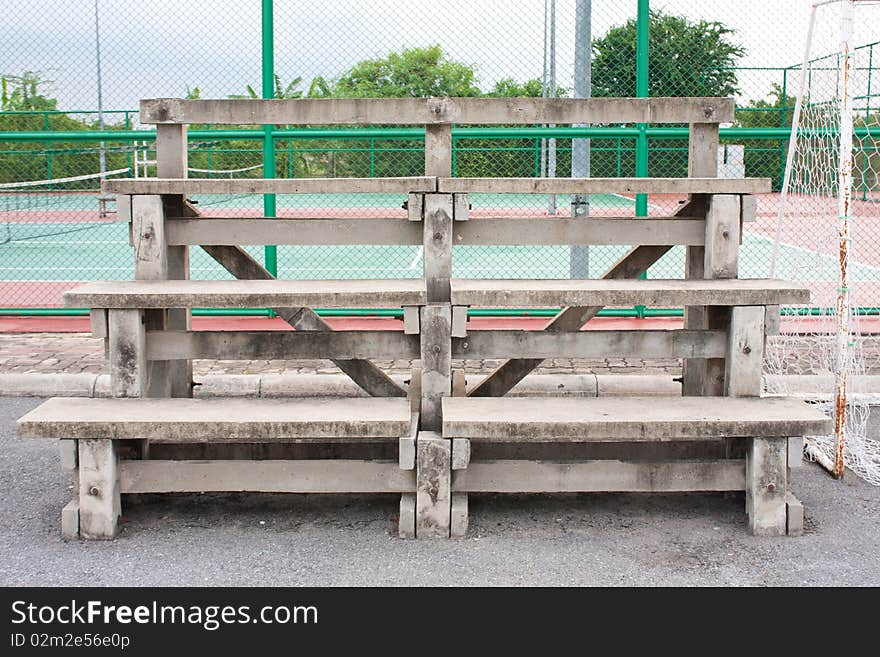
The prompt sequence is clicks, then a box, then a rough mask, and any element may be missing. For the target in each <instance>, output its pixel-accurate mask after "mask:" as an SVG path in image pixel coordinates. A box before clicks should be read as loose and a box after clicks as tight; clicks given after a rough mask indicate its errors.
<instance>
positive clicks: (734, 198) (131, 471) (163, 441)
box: [19, 98, 829, 538]
mask: <svg viewBox="0 0 880 657" xmlns="http://www.w3.org/2000/svg"><path fill="white" fill-rule="evenodd" d="M732 118H733V102H732V101H730V100H727V99H716V98H708V99H707V98H678V99H671V98H654V99H588V100H583V99H581V100H573V99H470V98H467V99H458V98H449V99H382V100H377V99H359V100H343V99H322V100H313V99H300V100H283V101H282V100H269V101H256V100H253V101H252V100H228V101H184V100H174V99H161V100H148V101H143V103H142V106H141V121H142V122H143V123H155V124H157V160H158V178H155V179H143V178H142V179H137V180H112V181H106V182H105V189H104V191H105V192H107V193H115V194H116V195H117V205H118V208H119V210H118V211H119V212H120V213H121V215H122V216H123V217H126V218H128V220H129V221H130V223H131V234H132V244H133V246H134V253H135V262H136V268H135V274H136V279H137V280H135V281H129V282H95V283H89V284H86V285H83V286H81V287H79V288H77V289H75V290H72V291H70V292H68V293H67V294H66V295H65V302H66V304H67V305H68V306H72V307H89V308H92V309H93V310H92V325H93V332H94V333H95V334H96V335H99V336H101V337H104V338H106V341H107V352H108V359H109V362H110V371H111V383H112V394H113V398H112V399H63V398H60V399H52V400H49V401H47V402H45V403H44V404H43V405H41V406H40V407H38V408H37V409H35V410H33V411H31V412H30V413H28V414H27V415H26V416H24V417H23V418H22V419H21V420H20V421H19V431H20V433H21V434H22V435H24V436H29V437H53V438H60V439H62V441H61V442H62V444H63V445H64V449H63V451H62V454H63V457H64V458H63V461H64V462H65V463H66V464H67V466H68V467H70V468H71V469H73V470H74V471H75V472H76V474H77V480H78V484H77V494H76V495H75V499H74V500H73V501H72V502H71V503H70V504H69V505H68V506H67V507H66V508H65V510H64V512H63V514H62V529H63V532H64V534H65V535H66V536H70V537H73V536H82V537H85V538H111V537H113V536H114V535H115V534H116V532H117V530H118V517H119V515H120V513H121V508H122V506H121V499H122V495H123V494H126V493H146V492H192V491H273V492H347V493H365V492H370V493H396V494H400V496H401V503H400V521H399V530H400V534H401V536H408V537H412V536H417V537H449V536H461V535H463V534H464V533H465V532H466V531H467V522H468V509H467V499H468V498H467V496H468V494H470V493H484V492H567V491H584V492H587V491H640V492H676V491H745V492H746V501H747V503H746V506H747V512H748V516H749V524H750V527H751V529H752V531H753V532H754V533H756V534H771V535H779V534H785V533H798V532H799V531H800V529H801V527H802V522H803V509H802V507H801V506H800V503H799V502H798V501H797V500H796V499H795V498H794V497H793V495H792V494H791V491H790V485H789V472H788V470H789V467H790V466H791V465H794V464H795V462H796V461H798V460H800V449H799V441H800V437H801V436H803V435H805V434H807V435H809V434H819V433H825V432H827V431H828V430H829V420H828V419H827V418H826V417H825V416H824V415H823V414H822V413H821V412H819V411H817V410H815V409H813V408H811V407H810V406H808V405H807V404H805V403H803V402H800V401H797V400H792V399H784V398H762V397H761V364H762V355H763V346H764V339H765V334H767V333H768V332H772V331H773V330H774V327H775V326H776V325H777V323H778V306H779V305H780V304H797V303H805V302H806V301H808V297H809V294H808V291H807V290H806V288H804V287H803V286H801V285H799V284H794V283H788V282H784V281H776V280H772V281H771V280H739V279H737V278H736V276H737V252H738V246H739V242H740V235H741V225H742V222H745V221H750V220H751V219H752V218H753V215H754V208H755V205H754V199H753V198H752V196H751V195H752V194H757V193H762V192H768V191H769V190H770V185H769V180H766V179H745V180H729V179H718V178H716V177H715V175H716V170H715V166H716V165H715V162H716V157H715V153H716V149H717V143H718V123H719V122H724V121H730V120H732ZM633 122H644V123H649V122H650V123H688V124H690V126H691V138H690V144H691V148H690V175H689V177H688V178H681V179H667V178H634V179H624V178H613V179H599V178H587V179H519V178H479V179H478V178H452V177H450V176H451V173H452V170H451V169H452V164H451V162H452V160H451V145H452V142H451V124H452V123H456V124H468V123H472V124H482V125H493V124H496V125H497V124H501V125H515V124H542V123H553V124H589V123H633ZM190 123H198V124H209V123H222V124H311V125H319V124H333V125H344V124H382V123H394V124H418V125H424V126H425V129H426V148H425V172H424V173H425V175H424V176H417V177H408V178H374V179H360V178H338V179H277V180H276V179H258V180H254V179H235V180H199V179H187V177H186V152H187V151H186V126H187V124H190ZM371 192H372V193H386V194H387V193H397V194H400V195H401V196H402V197H403V196H406V198H407V202H406V208H407V216H406V217H405V218H396V217H384V218H383V217H378V218H377V217H370V218H351V217H327V218H305V219H274V218H240V217H211V218H207V217H203V216H201V215H200V213H199V212H198V210H197V209H196V207H195V206H193V205H192V204H191V203H189V201H188V196H190V195H195V194H211V193H222V194H228V193H234V194H263V193H279V194H295V193H334V194H338V193H353V194H357V193H371ZM475 192H489V193H493V194H505V193H517V194H519V193H541V194H545V193H554V194H591V193H617V194H636V193H664V194H668V193H675V194H683V195H687V197H688V201H687V202H686V203H685V204H684V205H683V206H682V207H681V208H680V209H679V211H678V212H677V213H675V215H674V216H663V217H650V218H632V217H602V218H595V219H580V218H573V219H562V218H513V217H503V216H500V217H491V218H480V217H470V216H469V215H470V212H469V209H470V201H469V194H471V193H475ZM243 244H244V245H259V244H333V245H338V244H404V245H420V246H422V248H423V253H424V272H423V276H422V277H420V278H416V279H405V280H359V281H282V280H274V279H273V277H272V276H271V274H269V272H268V271H267V270H266V269H265V268H263V267H262V266H261V265H260V264H259V263H258V262H256V261H255V260H254V259H253V258H252V257H251V256H250V255H249V254H248V253H247V252H246V251H245V250H244V249H242V248H241V245H243ZM453 244H454V245H529V244H539V245H547V244H551V245H574V246H577V245H591V244H623V245H628V246H631V249H630V250H629V252H628V253H627V254H626V255H625V256H624V257H623V258H621V260H620V261H619V262H618V263H617V264H616V265H615V266H614V267H612V268H611V269H610V270H609V271H608V272H607V273H606V275H605V276H604V277H603V279H601V280H460V279H455V278H453V266H452V265H453V249H452V246H453ZM633 245H635V246H633ZM676 245H684V246H685V247H686V277H685V279H684V280H638V277H639V276H640V275H642V274H644V273H645V272H646V271H647V269H648V268H649V267H650V266H651V265H652V264H653V263H654V262H656V261H657V260H658V259H659V258H661V257H662V256H664V255H665V254H666V253H667V252H668V251H669V250H670V249H671V248H672V247H673V246H676ZM191 246H200V247H201V248H202V249H204V250H205V251H206V252H207V253H208V254H209V255H210V256H212V257H213V258H214V259H215V260H217V262H219V263H220V264H221V265H222V266H223V267H224V268H225V269H226V270H227V271H229V272H230V273H231V274H232V275H233V276H234V277H235V278H236V279H238V280H228V281H193V280H189V276H188V263H189V253H188V251H189V248H190V247H191ZM639 304H640V305H664V306H670V305H673V306H674V305H682V306H684V307H685V308H686V320H685V328H684V329H683V330H678V331H651V330H645V331H601V332H593V331H581V330H580V329H581V328H582V327H583V326H584V325H585V324H586V323H587V322H588V321H589V320H590V319H591V318H592V317H595V316H596V314H598V312H599V310H601V308H602V307H605V306H619V305H625V306H632V305H639ZM194 307H213V308H272V309H274V310H275V312H276V313H277V314H278V315H279V316H280V317H282V318H283V319H284V320H285V321H286V322H288V323H289V324H290V326H291V329H292V330H291V331H289V332H253V331H234V332H229V331H224V332H216V331H198V332H194V331H191V330H190V310H191V309H192V308H194ZM313 307H322V308H328V307H336V308H345V307H362V308H401V309H402V310H403V317H404V322H403V324H404V330H403V331H401V332H387V331H382V332H378V331H332V330H330V328H329V326H328V325H327V324H326V323H324V322H323V321H322V320H321V319H320V317H318V316H317V315H316V314H315V313H314V312H313V311H312V310H310V308H313ZM471 307H516V308H524V307H525V308H529V307H562V308H563V310H562V311H561V312H560V313H559V314H558V315H557V316H556V317H555V318H554V319H553V320H552V321H550V322H549V324H548V326H547V327H546V329H545V330H544V331H506V330H493V331H474V330H471V329H470V327H469V325H468V309H469V308H471ZM607 356H612V357H614V356H619V357H641V358H662V357H676V358H683V359H685V361H684V362H685V368H684V380H683V386H682V387H683V392H684V396H682V397H666V398H657V397H653V398H650V399H645V398H632V397H630V398H606V397H602V398H587V399H585V398H561V397H560V398H547V397H543V398H529V397H525V398H524V397H517V398H515V399H514V398H506V397H505V396H504V395H505V393H507V392H508V391H510V390H511V389H512V388H513V387H514V386H515V385H516V384H517V383H518V382H519V381H521V380H522V379H523V378H524V377H525V376H527V375H528V374H529V373H530V372H531V371H532V370H534V369H535V368H536V367H537V366H538V365H539V364H540V363H541V361H542V360H544V359H546V358H557V357H575V358H604V357H607ZM194 358H222V359H297V358H309V359H313V358H328V359H331V360H333V362H334V363H336V365H337V366H338V367H339V368H340V369H341V370H342V371H343V372H345V373H346V374H348V375H349V376H350V377H351V378H352V379H353V380H354V381H355V382H356V383H357V384H358V385H359V386H360V387H361V388H362V389H363V390H364V391H365V392H366V393H367V394H369V395H370V396H371V397H372V398H364V397H359V398H318V399H315V398H309V399H285V400H267V399H247V400H244V399H210V400H204V399H192V398H191V397H192V386H193V383H192V365H191V363H192V359H194ZM404 358H405V359H414V360H418V361H419V363H420V367H419V368H417V369H415V370H414V371H413V372H412V375H411V377H410V378H409V381H408V384H407V385H406V386H405V387H402V386H401V385H399V384H398V383H396V382H395V381H394V380H392V379H391V378H389V377H388V376H387V375H386V374H385V373H383V372H382V371H381V370H379V369H378V368H377V367H376V366H375V365H373V363H372V362H371V360H370V359H404ZM456 358H462V359H463V358H487V359H488V358H502V359H507V360H506V361H505V362H504V363H503V364H502V365H501V366H500V367H499V368H498V369H497V370H496V371H495V372H493V373H492V374H490V375H489V376H488V377H487V378H486V379H485V380H483V381H482V382H481V383H480V384H479V385H477V386H474V387H472V388H471V389H468V386H467V383H466V381H465V377H464V375H463V372H459V371H455V372H454V371H453V369H452V362H453V359H456Z"/></svg>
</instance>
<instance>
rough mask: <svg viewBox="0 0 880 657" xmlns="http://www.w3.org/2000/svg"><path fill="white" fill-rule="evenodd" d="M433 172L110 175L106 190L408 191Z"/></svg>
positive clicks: (422, 187)
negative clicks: (338, 175) (278, 175)
mask: <svg viewBox="0 0 880 657" xmlns="http://www.w3.org/2000/svg"><path fill="white" fill-rule="evenodd" d="M436 186H437V179H436V178H434V177H432V176H406V177H398V178H391V177H389V178H112V179H111V178H108V179H106V180H104V181H103V182H102V183H101V191H102V192H103V193H105V194H132V195H140V194H176V195H182V194H408V193H410V192H433V191H434V190H435V188H436Z"/></svg>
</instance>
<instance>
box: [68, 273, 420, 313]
mask: <svg viewBox="0 0 880 657" xmlns="http://www.w3.org/2000/svg"><path fill="white" fill-rule="evenodd" d="M426 300H427V292H426V290H425V282H424V280H422V279H416V278H414V279H406V278H402V279H375V280H374V279H369V280H368V279H361V280H315V281H290V280H264V281H257V280H233V281H190V280H183V281H95V282H92V283H86V284H84V285H81V286H79V287H77V288H74V289H72V290H69V291H67V292H65V293H64V304H65V305H66V306H67V307H68V308H71V307H72V308H142V309H143V308H202V307H203V308H284V307H288V308H299V307H307V308H316V307H317V308H389V307H391V308H393V307H400V306H419V305H424V304H425V302H426Z"/></svg>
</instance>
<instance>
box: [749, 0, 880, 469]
mask: <svg viewBox="0 0 880 657" xmlns="http://www.w3.org/2000/svg"><path fill="white" fill-rule="evenodd" d="M878 25H880V4H878V3H876V2H858V1H853V0H829V1H826V2H817V3H816V4H814V5H813V7H812V9H811V14H810V23H809V29H808V36H807V39H806V44H805V49H804V57H803V64H802V65H801V66H800V70H799V71H797V73H796V75H795V78H797V77H800V81H799V87H798V95H797V102H796V105H795V109H794V115H793V119H792V133H791V140H790V142H789V150H788V157H787V161H786V169H785V176H784V180H783V189H782V190H781V194H780V204H779V210H778V216H777V223H776V229H775V236H774V241H773V251H772V258H771V263H770V275H771V276H773V277H778V278H784V279H788V280H793V281H801V282H804V283H806V284H807V285H809V287H810V289H811V292H812V294H811V302H810V305H809V306H803V307H790V308H783V309H782V317H781V332H780V335H779V336H776V337H773V338H770V339H769V340H768V344H767V352H766V359H767V362H766V363H765V369H766V371H767V373H768V376H767V377H765V387H766V390H767V392H768V393H771V394H773V393H782V394H794V395H806V396H808V397H809V398H810V399H811V400H815V401H816V402H817V403H819V404H821V405H822V406H823V407H824V408H825V410H826V412H827V413H828V414H829V415H830V416H832V417H834V419H835V430H834V433H833V434H831V435H828V436H809V437H807V443H806V452H807V455H808V456H809V457H810V458H812V459H813V460H817V461H819V462H820V463H821V464H822V465H824V466H825V467H826V468H828V469H829V470H831V471H832V472H833V473H834V474H835V475H836V476H842V475H843V472H844V466H845V467H846V468H849V469H850V470H852V471H853V472H855V473H856V474H858V475H859V476H861V477H862V478H864V479H865V480H867V481H869V482H870V483H872V484H875V485H880V437H878V435H877V430H876V429H872V425H873V422H872V421H871V417H870V412H871V407H872V402H873V403H877V404H880V396H876V397H875V396H872V394H870V393H871V390H872V387H871V386H870V385H869V384H868V381H869V379H868V378H867V377H866V375H868V374H876V373H878V372H880V349H878V345H880V334H878V335H877V336H874V335H872V332H873V333H878V331H880V321H878V318H876V314H877V308H878V306H880V250H878V249H877V248H876V240H872V239H866V238H870V237H871V231H872V230H877V229H878V224H880V184H878V174H880V152H878V144H880V72H877V71H878V66H877V63H878V62H880V45H875V44H874V42H875V41H877V40H878V37H880V30H878V27H877V26H878ZM872 32H873V34H872ZM859 44H861V45H859ZM798 74H799V75H798ZM872 78H873V79H872ZM875 414H876V416H875V418H873V419H874V422H877V423H878V426H880V408H877V410H875Z"/></svg>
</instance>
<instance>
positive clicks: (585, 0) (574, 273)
mask: <svg viewBox="0 0 880 657" xmlns="http://www.w3.org/2000/svg"><path fill="white" fill-rule="evenodd" d="M592 4H593V3H592V0H577V4H576V5H575V13H574V96H575V98H589V97H590V96H591V95H592V89H591V74H590V68H591V66H592V35H591V32H592V26H591V18H592V16H591V14H592ZM571 177H572V178H589V177H590V140H589V139H572V140H571ZM589 214H590V196H589V194H576V195H575V196H574V197H573V198H572V201H571V216H572V217H580V218H586V217H588V216H589ZM570 253H571V254H570V256H569V263H568V270H569V276H570V277H571V278H589V277H590V247H589V246H573V247H571V252H570Z"/></svg>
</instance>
